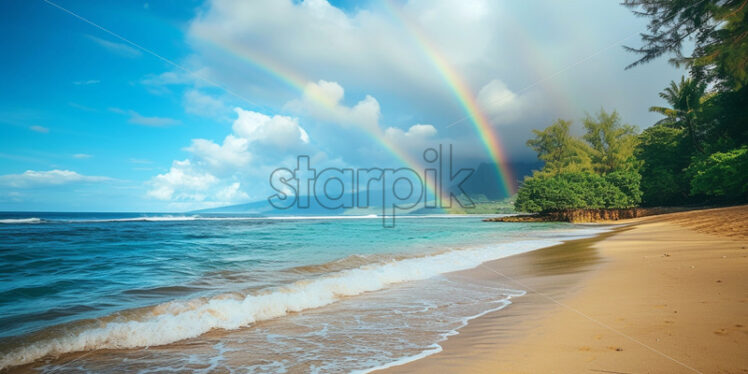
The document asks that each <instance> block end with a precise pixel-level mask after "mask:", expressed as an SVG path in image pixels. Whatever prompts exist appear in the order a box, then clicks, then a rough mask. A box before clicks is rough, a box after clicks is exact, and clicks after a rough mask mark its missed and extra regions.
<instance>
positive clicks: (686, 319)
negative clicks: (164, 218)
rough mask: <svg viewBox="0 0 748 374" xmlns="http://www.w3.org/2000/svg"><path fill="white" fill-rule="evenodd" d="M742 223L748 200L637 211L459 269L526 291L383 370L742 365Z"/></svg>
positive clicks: (747, 257) (747, 264)
mask: <svg viewBox="0 0 748 374" xmlns="http://www.w3.org/2000/svg"><path fill="white" fill-rule="evenodd" d="M746 222H748V206H738V207H730V208H717V209H709V210H701V211H687V212H680V213H671V214H664V215H658V216H649V217H643V218H636V219H632V220H626V221H622V222H619V223H621V224H622V225H621V226H622V227H620V228H616V229H614V230H613V231H611V232H607V233H603V234H600V235H597V236H595V237H593V238H589V239H581V240H575V241H570V242H566V243H564V244H561V245H558V246H554V247H549V248H544V249H539V250H536V251H532V252H529V253H524V254H520V255H516V256H512V257H508V258H505V259H499V260H496V261H491V262H488V263H485V264H484V265H482V266H480V267H478V268H476V269H472V270H466V271H462V272H457V273H454V274H453V276H458V277H460V276H464V277H471V278H472V279H484V280H486V281H489V280H494V281H497V280H501V281H506V280H507V278H511V279H512V280H516V281H517V282H519V283H518V284H521V285H525V286H526V287H525V288H522V286H521V285H519V286H518V288H522V289H526V291H528V292H527V294H526V295H525V296H522V297H518V298H515V299H513V300H512V304H511V305H509V306H508V307H507V308H504V309H503V310H501V311H500V312H498V313H489V314H487V315H484V316H481V317H478V318H476V319H473V320H471V321H470V322H469V323H468V325H467V326H465V327H463V328H462V329H460V330H459V333H458V334H456V335H453V336H450V337H448V339H447V340H445V341H442V342H440V345H441V346H442V351H440V352H439V353H436V354H433V355H430V356H428V357H425V358H423V359H420V360H416V361H412V362H409V363H406V364H404V365H400V366H394V367H391V368H388V369H385V370H381V371H377V372H378V373H379V372H392V373H406V372H407V373H410V372H433V371H434V370H437V371H441V372H444V371H447V372H479V373H481V372H486V373H489V372H490V373H495V372H509V373H535V372H557V373H567V372H568V373H577V372H588V371H593V372H595V371H597V372H616V373H619V372H620V373H634V372H666V373H667V372H672V373H678V372H724V373H733V372H735V373H737V372H741V373H743V372H746V370H748V369H747V368H748V357H743V356H745V355H744V354H743V353H744V347H745V346H746V345H747V344H748V330H746V327H745V326H746V325H748V320H746V317H745V313H744V312H745V310H746V308H748V306H747V305H746V303H748V274H745V271H744V270H745V269H746V268H748V250H746V249H745V248H746V246H747V245H748V229H747V228H746V225H747V224H746ZM585 246H587V247H588V248H591V250H592V251H591V252H588V253H586V254H585V253H582V254H583V256H581V257H580V256H579V255H580V248H583V247H585ZM575 249H576V250H575ZM564 252H566V253H564ZM581 252H584V250H583V249H581ZM563 254H565V255H567V256H563ZM560 255H561V257H558V256H560ZM585 256H586V260H585ZM528 265H529V268H528ZM544 265H545V267H546V269H543V266H544ZM523 268H524V269H525V270H524V271H523V270H522V269H523ZM497 273H498V274H497ZM712 278H714V279H712ZM527 288H531V290H530V289H527ZM741 348H743V349H741Z"/></svg>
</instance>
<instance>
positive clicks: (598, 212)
mask: <svg viewBox="0 0 748 374" xmlns="http://www.w3.org/2000/svg"><path fill="white" fill-rule="evenodd" d="M683 210H687V209H686V208H629V209H569V210H561V211H557V212H545V213H538V214H520V215H516V216H507V217H494V218H487V219H484V220H483V221H485V222H574V223H582V222H599V221H617V220H621V219H629V218H637V217H644V216H652V215H656V214H664V213H673V212H679V211H683Z"/></svg>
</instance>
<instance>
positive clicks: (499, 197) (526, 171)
mask: <svg viewBox="0 0 748 374" xmlns="http://www.w3.org/2000/svg"><path fill="white" fill-rule="evenodd" d="M541 166H542V163H540V162H528V163H514V164H512V169H513V171H514V177H515V178H516V179H515V182H516V183H519V181H521V180H522V179H524V177H525V176H526V175H530V174H532V170H537V169H540V167H541ZM448 189H449V191H451V192H453V193H454V194H455V195H460V194H461V193H460V191H459V189H458V188H457V186H449V187H448ZM462 189H463V191H464V192H465V194H467V195H468V196H470V197H471V199H472V200H473V201H474V202H476V203H479V202H480V203H487V202H502V201H504V200H506V199H507V198H509V197H510V196H507V195H506V193H504V191H503V188H502V187H501V185H500V182H499V175H498V172H497V170H496V167H495V166H494V164H489V163H481V164H479V165H478V168H476V169H475V172H474V173H473V175H472V176H471V177H470V178H469V179H468V180H467V181H466V182H465V183H464V184H463V185H462ZM347 196H348V198H349V199H350V195H347ZM369 196H370V199H371V200H370V201H369V206H370V208H364V209H362V208H354V209H348V208H338V209H329V208H326V207H324V206H322V205H321V204H320V203H319V202H318V201H317V200H316V199H314V197H312V198H310V199H309V202H310V204H309V207H308V208H298V207H296V206H293V207H291V208H288V209H277V208H275V207H273V206H272V205H270V203H269V202H268V200H267V199H263V200H260V201H255V202H251V203H245V204H238V205H230V206H225V207H218V208H211V209H203V210H197V211H194V212H192V213H241V214H256V215H259V216H278V215H284V216H289V215H299V216H316V215H366V214H381V212H382V209H381V207H382V192H381V191H372V192H371V193H370V194H369ZM354 201H355V200H354ZM504 205H506V204H504ZM502 206H503V205H502ZM491 207H492V208H491V209H493V205H491ZM445 212H446V211H445V210H443V209H440V208H439V209H437V208H424V207H423V204H419V206H416V207H415V208H414V209H413V210H412V211H411V213H416V214H439V213H445Z"/></svg>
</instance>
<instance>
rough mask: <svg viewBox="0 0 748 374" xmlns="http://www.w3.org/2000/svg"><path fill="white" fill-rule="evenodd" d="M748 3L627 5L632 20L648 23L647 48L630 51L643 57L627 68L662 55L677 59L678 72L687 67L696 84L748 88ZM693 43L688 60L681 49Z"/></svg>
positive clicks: (706, 0)
mask: <svg viewBox="0 0 748 374" xmlns="http://www.w3.org/2000/svg"><path fill="white" fill-rule="evenodd" d="M746 4H748V0H698V1H696V0H669V1H663V0H625V1H624V2H623V5H624V6H626V7H628V8H630V9H632V11H633V12H634V14H636V15H638V16H641V17H646V18H649V25H648V26H647V30H648V31H649V33H646V34H642V42H643V44H644V45H643V46H641V47H639V48H630V47H626V48H627V49H628V50H629V51H633V52H636V53H638V54H640V55H641V57H640V58H639V59H638V60H637V61H635V62H634V63H632V64H631V65H629V66H628V67H629V68H630V67H632V66H636V65H639V64H642V63H645V62H649V61H651V60H653V59H655V58H658V57H660V56H662V55H664V54H672V55H674V57H673V58H671V59H670V61H671V62H672V63H673V64H675V65H676V66H678V65H681V64H685V65H686V66H688V67H689V68H690V69H691V74H692V75H693V76H694V77H696V78H697V80H702V79H703V80H705V81H708V82H718V83H719V84H720V85H722V86H723V87H728V88H730V89H740V88H741V87H744V86H745V85H746V84H747V83H748V74H746V62H747V61H748V21H747V20H746V18H745V17H746V12H748V5H746ZM687 40H693V41H694V44H695V48H694V49H693V52H692V53H691V55H690V56H686V55H684V54H683V43H684V42H685V41H687Z"/></svg>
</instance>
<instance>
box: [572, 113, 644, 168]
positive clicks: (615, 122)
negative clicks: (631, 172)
mask: <svg viewBox="0 0 748 374" xmlns="http://www.w3.org/2000/svg"><path fill="white" fill-rule="evenodd" d="M584 127H585V128H586V129H587V133H586V134H585V135H584V137H583V138H584V140H586V141H587V143H588V144H589V145H590V150H591V151H590V156H591V158H592V166H593V168H594V170H595V171H596V172H598V173H602V174H607V173H611V172H614V171H616V170H627V169H631V168H635V167H636V162H635V159H634V158H633V155H634V148H635V147H636V142H637V138H636V128H635V127H634V126H631V125H624V124H622V123H621V116H620V115H619V114H618V112H616V111H613V112H612V113H606V112H605V110H603V109H601V110H600V112H599V113H598V114H597V115H596V116H595V117H594V118H593V117H592V116H590V115H589V114H588V115H587V117H586V118H585V119H584Z"/></svg>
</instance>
